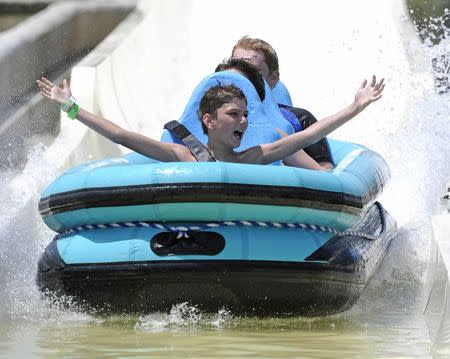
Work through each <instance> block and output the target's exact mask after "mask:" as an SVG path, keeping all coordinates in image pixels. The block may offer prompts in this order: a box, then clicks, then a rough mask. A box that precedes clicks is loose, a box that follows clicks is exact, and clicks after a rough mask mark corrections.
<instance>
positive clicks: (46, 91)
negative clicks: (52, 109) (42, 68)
mask: <svg viewBox="0 0 450 359" xmlns="http://www.w3.org/2000/svg"><path fill="white" fill-rule="evenodd" d="M36 83H37V86H38V87H39V90H40V92H41V94H42V96H44V97H46V98H48V99H49V100H50V101H53V102H55V103H56V104H58V105H59V106H61V105H62V104H64V103H65V102H66V101H67V99H68V98H69V97H70V96H72V93H71V92H70V87H69V84H68V82H67V80H66V79H64V81H63V83H62V86H61V87H59V86H57V85H55V84H54V83H53V82H51V81H50V80H48V79H46V78H45V77H42V78H41V79H40V80H37V81H36Z"/></svg>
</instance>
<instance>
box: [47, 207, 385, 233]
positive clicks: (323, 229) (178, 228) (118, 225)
mask: <svg viewBox="0 0 450 359" xmlns="http://www.w3.org/2000/svg"><path fill="white" fill-rule="evenodd" d="M375 205H376V206H377V208H378V212H379V214H380V222H381V231H380V233H379V234H377V235H372V234H367V233H363V232H360V231H354V230H352V229H348V230H346V231H338V230H336V229H334V228H332V227H324V226H317V225H313V224H304V223H279V222H260V221H221V222H210V223H206V224H199V225H194V226H171V225H168V224H164V223H159V222H158V223H157V222H144V221H139V222H123V223H110V224H87V225H83V226H78V227H75V228H72V229H69V230H67V231H65V232H63V233H60V234H57V235H56V236H55V238H54V239H55V240H57V239H59V238H62V237H64V236H66V235H69V234H75V233H79V232H82V231H87V230H91V229H105V228H127V227H150V228H156V229H163V230H165V231H168V232H175V233H178V235H177V239H180V238H189V233H188V232H189V231H202V230H207V229H214V228H218V227H232V226H236V225H243V226H248V227H266V228H267V227H272V228H297V229H301V230H304V231H317V232H328V233H332V234H334V235H336V236H340V237H343V236H357V237H361V238H366V239H369V240H376V239H378V238H380V237H381V236H383V235H384V234H385V232H386V228H387V227H386V210H385V209H384V208H383V206H382V205H381V203H379V202H375Z"/></svg>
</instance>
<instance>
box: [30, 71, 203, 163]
mask: <svg viewBox="0 0 450 359" xmlns="http://www.w3.org/2000/svg"><path fill="white" fill-rule="evenodd" d="M37 85H38V87H39V89H40V91H41V94H42V95H43V96H44V97H45V98H47V99H49V100H50V101H52V102H54V103H55V104H57V105H59V106H61V105H62V104H63V103H65V101H67V99H68V98H69V97H70V96H71V92H70V88H69V85H68V83H67V81H66V80H64V82H63V85H62V87H59V86H57V85H55V84H54V83H53V82H51V81H49V80H48V79H46V78H42V79H40V80H38V81H37ZM76 119H77V120H79V121H80V122H82V123H84V124H85V125H86V126H88V127H89V128H91V129H93V130H94V131H96V132H97V133H99V134H101V135H102V136H105V137H106V138H108V139H110V140H111V141H113V142H115V143H117V144H120V145H123V146H125V147H128V148H129V149H131V150H133V151H136V152H138V153H140V154H142V155H144V156H147V157H151V158H153V159H156V160H159V161H163V162H179V161H189V162H190V161H194V160H195V159H194V157H193V156H192V154H191V153H190V151H189V149H188V148H186V147H185V146H182V145H179V144H175V143H163V142H159V141H155V140H153V139H151V138H149V137H146V136H143V135H141V134H139V133H136V132H132V131H127V130H125V129H123V128H121V127H120V126H117V125H116V124H115V123H113V122H111V121H108V120H107V119H104V118H102V117H100V116H97V115H94V114H93V113H90V112H89V111H87V110H84V109H82V108H80V110H79V111H78V113H77V115H76Z"/></svg>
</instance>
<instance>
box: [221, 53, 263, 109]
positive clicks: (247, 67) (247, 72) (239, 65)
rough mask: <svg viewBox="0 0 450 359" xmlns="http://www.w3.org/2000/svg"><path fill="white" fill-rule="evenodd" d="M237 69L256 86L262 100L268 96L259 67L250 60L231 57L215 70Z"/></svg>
mask: <svg viewBox="0 0 450 359" xmlns="http://www.w3.org/2000/svg"><path fill="white" fill-rule="evenodd" d="M229 69H236V70H238V71H239V72H241V73H242V74H243V75H244V76H245V77H246V78H247V79H248V80H249V81H250V82H251V83H252V84H253V86H254V87H255V89H256V92H257V93H258V96H259V98H260V99H261V102H262V101H264V98H265V97H266V91H265V89H264V79H263V77H262V75H261V74H260V72H259V71H258V69H257V68H256V67H255V66H253V65H252V64H251V63H249V62H248V61H245V60H242V59H236V58H231V59H228V60H226V61H224V62H222V63H220V64H219V65H217V67H216V70H215V72H219V71H226V70H229Z"/></svg>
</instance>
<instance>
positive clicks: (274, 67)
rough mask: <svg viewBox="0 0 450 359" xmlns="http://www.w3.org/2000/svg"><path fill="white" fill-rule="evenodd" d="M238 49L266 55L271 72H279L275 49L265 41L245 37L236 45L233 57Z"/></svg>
mask: <svg viewBox="0 0 450 359" xmlns="http://www.w3.org/2000/svg"><path fill="white" fill-rule="evenodd" d="M236 49H243V50H253V51H260V52H262V53H263V55H264V59H265V60H266V64H267V67H268V68H269V72H270V73H272V72H274V71H278V70H279V66H278V56H277V53H276V51H275V50H274V48H273V47H272V46H271V45H270V44H269V43H267V42H265V41H264V40H261V39H253V38H251V37H248V36H247V35H245V36H243V37H241V38H240V39H239V41H238V42H237V43H236V45H234V47H233V51H232V53H231V56H233V54H234V51H235V50H236Z"/></svg>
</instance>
